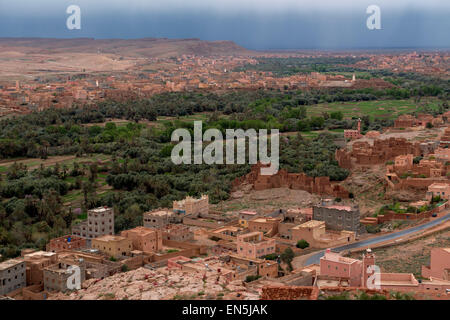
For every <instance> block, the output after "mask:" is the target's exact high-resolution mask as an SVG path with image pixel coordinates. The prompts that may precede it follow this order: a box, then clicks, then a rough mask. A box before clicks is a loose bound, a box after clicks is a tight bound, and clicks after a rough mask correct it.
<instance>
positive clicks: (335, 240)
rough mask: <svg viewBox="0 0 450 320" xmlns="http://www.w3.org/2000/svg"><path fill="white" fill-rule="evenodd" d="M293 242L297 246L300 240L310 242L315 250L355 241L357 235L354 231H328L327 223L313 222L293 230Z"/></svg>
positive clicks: (295, 227)
mask: <svg viewBox="0 0 450 320" xmlns="http://www.w3.org/2000/svg"><path fill="white" fill-rule="evenodd" d="M291 234H292V241H293V243H294V244H296V243H297V242H298V241H300V240H305V241H307V242H308V244H309V245H310V247H313V248H329V247H334V246H336V245H343V244H347V243H349V242H351V241H354V240H355V238H356V233H355V232H353V231H347V230H342V231H326V228H325V222H324V221H318V220H311V221H308V222H305V223H302V224H300V225H297V226H294V227H293V228H291Z"/></svg>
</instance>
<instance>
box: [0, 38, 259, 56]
mask: <svg viewBox="0 0 450 320" xmlns="http://www.w3.org/2000/svg"><path fill="white" fill-rule="evenodd" d="M11 48H14V50H15V51H16V50H20V51H22V52H25V53H30V54H36V53H64V52H67V51H70V52H71V53H97V52H101V53H110V54H118V55H126V56H129V57H145V58H159V57H160V58H166V57H170V56H181V55H200V56H222V55H243V56H249V55H255V54H257V53H256V52H254V51H251V50H248V49H245V48H243V47H241V46H239V45H237V44H236V43H234V42H233V41H205V40H200V39H195V38H194V39H167V38H143V39H94V38H73V39H51V38H0V55H1V52H2V51H9V50H11Z"/></svg>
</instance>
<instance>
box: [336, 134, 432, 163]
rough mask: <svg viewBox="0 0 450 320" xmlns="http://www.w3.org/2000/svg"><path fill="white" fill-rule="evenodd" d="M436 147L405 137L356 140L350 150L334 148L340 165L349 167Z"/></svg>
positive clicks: (419, 152) (427, 151) (425, 152)
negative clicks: (369, 140)
mask: <svg viewBox="0 0 450 320" xmlns="http://www.w3.org/2000/svg"><path fill="white" fill-rule="evenodd" d="M436 147H437V144H436V143H433V142H431V143H427V142H425V143H420V142H409V141H408V140H406V139H405V138H389V139H384V140H374V141H373V145H371V144H370V143H369V142H367V141H356V142H355V143H354V144H353V147H352V150H351V151H347V150H345V149H339V150H336V154H335V157H336V160H337V162H338V163H339V166H340V167H342V168H347V169H350V168H352V166H353V164H354V163H355V164H357V165H367V166H371V165H377V164H384V163H386V161H389V160H394V158H395V157H397V156H400V155H407V154H412V155H413V156H414V157H417V156H424V155H427V154H429V153H432V152H434V150H435V148H436Z"/></svg>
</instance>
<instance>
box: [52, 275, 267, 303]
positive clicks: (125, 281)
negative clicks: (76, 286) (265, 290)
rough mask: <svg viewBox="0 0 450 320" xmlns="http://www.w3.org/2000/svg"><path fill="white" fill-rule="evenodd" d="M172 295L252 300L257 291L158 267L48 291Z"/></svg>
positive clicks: (77, 296)
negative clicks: (78, 287) (71, 287)
mask: <svg viewBox="0 0 450 320" xmlns="http://www.w3.org/2000/svg"><path fill="white" fill-rule="evenodd" d="M172 299H208V300H212V299H226V300H228V299H242V300H256V299H259V294H258V293H254V292H249V290H247V288H246V287H245V286H244V285H243V283H242V281H233V282H227V281H226V279H225V278H223V277H220V278H219V279H217V277H216V276H214V277H213V276H209V277H206V278H204V274H203V273H200V272H198V273H193V272H182V271H179V270H169V269H168V268H160V269H157V270H154V271H153V270H148V269H145V268H139V269H136V270H133V271H129V272H126V273H118V274H115V275H113V276H111V277H108V278H105V279H103V280H98V279H90V280H86V281H85V282H84V283H83V285H82V289H81V290H78V291H74V292H67V293H57V294H54V295H50V297H49V300H172Z"/></svg>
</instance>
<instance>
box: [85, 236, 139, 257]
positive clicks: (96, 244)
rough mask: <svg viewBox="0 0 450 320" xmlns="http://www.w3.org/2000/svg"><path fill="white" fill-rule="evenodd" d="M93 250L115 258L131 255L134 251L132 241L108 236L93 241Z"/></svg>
mask: <svg viewBox="0 0 450 320" xmlns="http://www.w3.org/2000/svg"><path fill="white" fill-rule="evenodd" d="M92 248H93V249H97V250H99V251H101V252H103V253H104V254H107V255H109V256H111V257H114V258H120V257H125V256H128V255H130V253H131V251H132V250H133V243H132V240H130V239H127V238H125V237H122V236H111V235H106V236H102V237H98V238H95V239H92Z"/></svg>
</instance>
